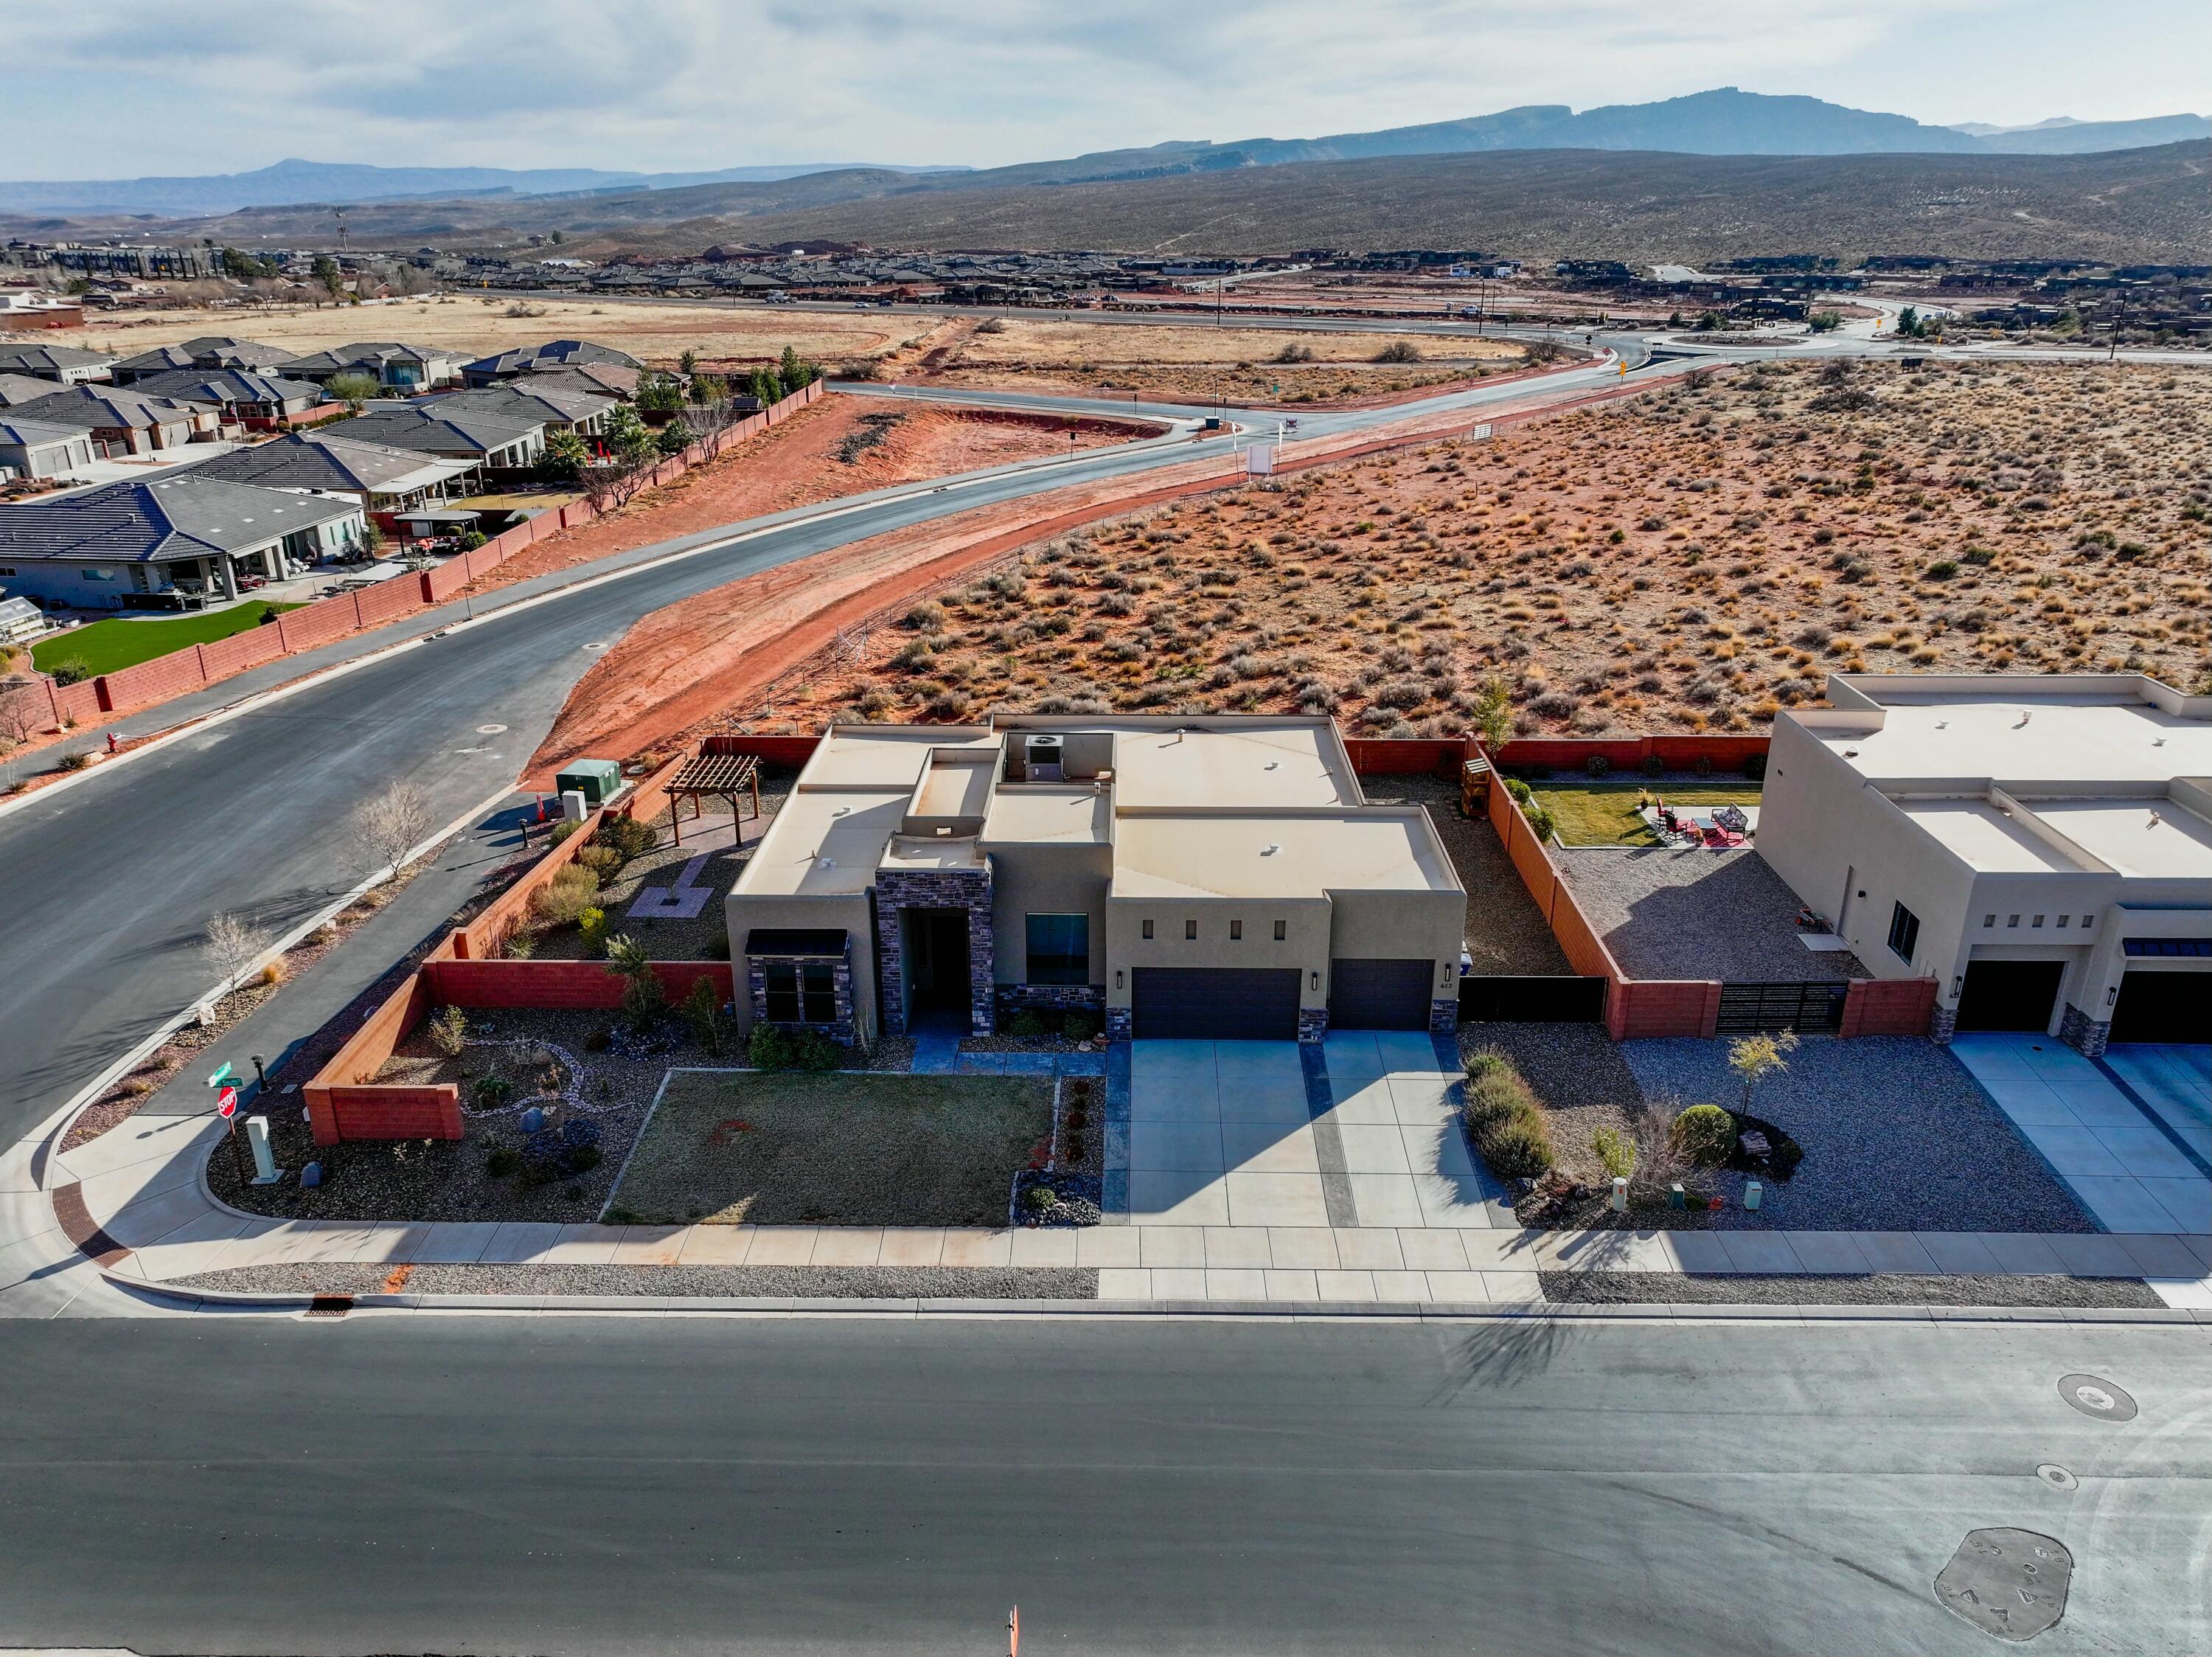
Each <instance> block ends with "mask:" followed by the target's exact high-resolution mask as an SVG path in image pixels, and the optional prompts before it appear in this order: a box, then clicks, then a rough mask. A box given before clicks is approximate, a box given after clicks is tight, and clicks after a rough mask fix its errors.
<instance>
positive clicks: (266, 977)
mask: <svg viewBox="0 0 2212 1657" xmlns="http://www.w3.org/2000/svg"><path fill="white" fill-rule="evenodd" d="M259 977H260V979H261V982H262V983H263V984H266V985H267V986H268V987H269V988H270V989H271V990H274V989H275V988H276V986H277V985H278V984H282V983H283V982H284V963H283V962H282V961H269V962H266V963H264V965H263V966H262V968H261V972H260V974H259Z"/></svg>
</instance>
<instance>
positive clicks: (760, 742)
mask: <svg viewBox="0 0 2212 1657" xmlns="http://www.w3.org/2000/svg"><path fill="white" fill-rule="evenodd" d="M821 740H822V739H821V738H820V737H818V736H751V735H748V734H745V733H744V732H743V731H723V732H718V733H717V734H714V735H712V736H709V737H708V738H707V739H706V740H705V741H704V742H703V743H702V744H701V752H705V753H734V754H748V753H749V754H750V755H752V756H753V758H756V759H759V760H762V761H763V762H765V763H766V764H768V765H789V766H791V767H792V768H793V769H794V770H796V769H797V768H798V767H799V766H801V765H805V763H806V762H807V761H808V760H810V759H811V758H814V749H815V746H816V745H817V743H819V742H820V741H821Z"/></svg>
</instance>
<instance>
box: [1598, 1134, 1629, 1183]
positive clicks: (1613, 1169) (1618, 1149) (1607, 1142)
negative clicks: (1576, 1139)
mask: <svg viewBox="0 0 2212 1657" xmlns="http://www.w3.org/2000/svg"><path fill="white" fill-rule="evenodd" d="M1590 1148H1591V1149H1592V1150H1594V1151H1595V1152H1596V1153H1597V1160H1598V1161H1601V1162H1602V1163H1603V1164H1604V1165H1605V1171H1606V1172H1607V1173H1608V1174H1611V1175H1612V1176H1613V1178H1614V1179H1627V1178H1628V1176H1629V1175H1630V1174H1632V1173H1635V1172H1636V1143H1635V1142H1634V1141H1633V1140H1632V1139H1630V1138H1629V1136H1627V1135H1626V1134H1625V1133H1622V1132H1621V1131H1620V1130H1618V1129H1616V1128H1600V1129H1599V1130H1597V1131H1596V1132H1595V1133H1594V1134H1592V1135H1591V1136H1590Z"/></svg>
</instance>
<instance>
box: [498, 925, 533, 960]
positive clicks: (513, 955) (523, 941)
mask: <svg viewBox="0 0 2212 1657" xmlns="http://www.w3.org/2000/svg"><path fill="white" fill-rule="evenodd" d="M506 950H507V959H509V960H511V961H526V960H528V959H530V958H531V957H532V955H535V954H536V953H538V929H537V928H536V927H534V926H531V925H529V924H528V923H524V924H522V925H520V926H518V927H516V928H515V929H514V930H513V931H512V932H510V933H508V934H507V944H506Z"/></svg>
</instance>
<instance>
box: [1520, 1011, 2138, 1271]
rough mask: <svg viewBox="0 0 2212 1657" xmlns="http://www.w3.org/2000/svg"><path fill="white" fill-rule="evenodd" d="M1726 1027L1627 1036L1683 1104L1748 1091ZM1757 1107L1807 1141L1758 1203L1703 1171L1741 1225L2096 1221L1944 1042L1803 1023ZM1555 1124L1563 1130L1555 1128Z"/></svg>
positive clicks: (1734, 1179)
mask: <svg viewBox="0 0 2212 1657" xmlns="http://www.w3.org/2000/svg"><path fill="white" fill-rule="evenodd" d="M1728 1049H1729V1044H1728V1043H1727V1042H1726V1041H1725V1040H1715V1041H1696V1040H1669V1041H1629V1042H1623V1043H1622V1044H1621V1045H1620V1056H1621V1057H1622V1059H1623V1060H1625V1061H1626V1064H1627V1066H1628V1068H1629V1069H1630V1070H1631V1071H1632V1072H1633V1074H1634V1075H1635V1077H1636V1080H1637V1081H1638V1085H1639V1086H1640V1087H1641V1088H1642V1089H1643V1093H1644V1098H1645V1099H1646V1100H1650V1102H1651V1104H1652V1105H1653V1106H1656V1107H1657V1108H1659V1109H1661V1110H1663V1111H1664V1112H1666V1113H1667V1114H1668V1116H1669V1117H1672V1116H1673V1115H1674V1113H1675V1112H1677V1111H1679V1110H1680V1109H1681V1108H1682V1107H1683V1106H1687V1105H1697V1104H1705V1103H1713V1104H1721V1105H1727V1106H1735V1105H1737V1104H1739V1103H1740V1102H1741V1094H1742V1086H1741V1083H1740V1082H1738V1081H1736V1079H1735V1076H1734V1075H1732V1074H1731V1073H1730V1072H1729V1069H1728ZM1752 1110H1753V1113H1754V1114H1756V1115H1758V1116H1761V1117H1765V1118H1768V1119H1770V1120H1771V1121H1772V1122H1774V1123H1775V1124H1777V1125H1778V1126H1779V1127H1781V1128H1782V1129H1783V1130H1785V1131H1786V1132H1788V1133H1789V1134H1790V1136H1792V1137H1793V1138H1795V1139H1796V1141H1797V1142H1798V1143H1799V1144H1800V1145H1802V1147H1803V1148H1804V1152H1805V1160H1804V1161H1803V1162H1802V1164H1801V1165H1800V1166H1799V1167H1798V1168H1797V1171H1796V1173H1795V1175H1793V1176H1792V1177H1791V1178H1790V1179H1789V1180H1788V1181H1787V1182H1782V1181H1774V1180H1770V1181H1767V1182H1765V1197H1764V1201H1763V1203H1762V1205H1761V1207H1760V1209H1759V1212H1757V1213H1755V1214H1753V1213H1746V1212H1745V1211H1744V1209H1743V1207H1742V1203H1741V1197H1742V1191H1743V1184H1744V1177H1743V1176H1741V1175H1740V1174H1735V1173H1725V1172H1721V1173H1711V1174H1709V1175H1706V1176H1705V1179H1707V1180H1708V1181H1709V1182H1710V1184H1711V1188H1712V1189H1713V1190H1714V1191H1717V1192H1719V1193H1720V1194H1721V1195H1722V1196H1723V1197H1725V1198H1726V1200H1727V1206H1726V1207H1725V1208H1724V1209H1722V1210H1721V1211H1720V1212H1718V1213H1717V1214H1714V1215H1711V1222H1712V1224H1713V1225H1715V1226H1717V1227H1719V1228H1727V1229H1735V1230H1762V1231H1764V1230H1777V1231H1778V1230H1796V1231H1999V1232H2015V1231H2066V1232H2084V1231H2094V1230H2095V1229H2096V1227H2095V1226H2094V1225H2093V1223H2092V1222H2091V1221H2089V1220H2088V1219H2087V1218H2086V1217H2085V1216H2084V1215H2083V1214H2082V1213H2081V1209H2078V1208H2076V1207H2075V1203H2074V1199H2073V1197H2071V1196H2070V1195H2069V1193H2068V1191H2067V1190H2066V1187H2065V1185H2063V1183H2062V1182H2061V1181H2060V1180H2059V1179H2058V1178H2057V1175H2055V1174H2053V1173H2051V1171H2050V1169H2049V1168H2048V1167H2045V1164H2044V1162H2043V1160H2042V1158H2041V1157H2040V1156H2039V1155H2038V1154H2036V1152H2035V1151H2034V1150H2033V1148H2031V1147H2030V1146H2029V1145H2028V1144H2027V1142H2026V1141H2025V1140H2023V1139H2021V1136H2019V1134H2018V1133H2017V1132H2016V1131H2015V1130H2014V1128H2013V1126H2012V1124H2010V1123H2009V1122H2008V1120H2007V1119H2006V1118H2005V1117H2004V1115H2003V1113H2002V1112H2000V1111H1999V1110H1998V1109H1997V1107H1996V1105H1995V1104H1993V1103H1992V1102H1991V1101H1990V1098H1989V1096H1988V1095H1987V1094H1985V1093H1983V1091H1982V1090H1981V1087H1980V1086H1979V1085H1978V1083H1976V1081H1974V1079H1973V1077H1972V1076H1971V1075H1968V1074H1967V1072H1966V1068H1965V1067H1964V1066H1962V1065H1961V1064H1960V1063H1959V1062H1958V1061H1957V1060H1956V1059H1954V1058H1953V1057H1951V1055H1950V1053H1949V1052H1948V1051H1946V1050H1945V1049H1944V1048H1942V1047H1941V1046H1939V1045H1936V1043H1934V1042H1931V1041H1928V1040H1926V1039H1923V1038H1921V1037H1917V1036H1855V1037H1852V1038H1851V1039H1849V1040H1844V1039H1839V1038H1837V1037H1833V1036H1808V1037H1806V1038H1804V1039H1802V1041H1801V1043H1800V1045H1799V1046H1798V1048H1797V1050H1796V1051H1795V1052H1793V1053H1791V1054H1790V1068H1789V1069H1788V1070H1786V1071H1784V1073H1783V1074H1781V1075H1777V1076H1774V1077H1771V1078H1770V1079H1769V1080H1767V1081H1764V1082H1762V1083H1760V1084H1759V1093H1758V1096H1757V1099H1756V1100H1755V1101H1754V1102H1753V1106H1752ZM1558 1137H1559V1135H1558V1133H1557V1131H1556V1130H1555V1132H1554V1139H1555V1140H1556V1139H1557V1138H1558Z"/></svg>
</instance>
